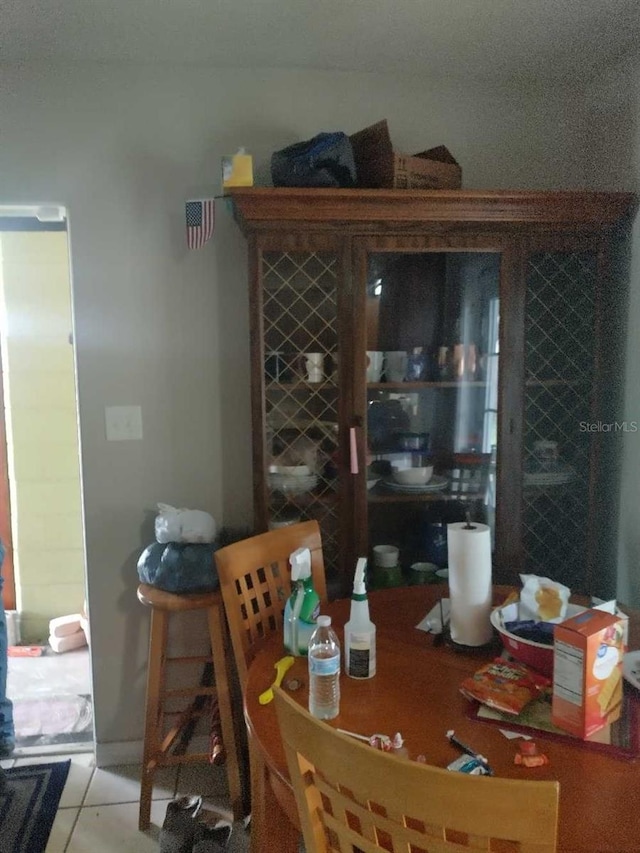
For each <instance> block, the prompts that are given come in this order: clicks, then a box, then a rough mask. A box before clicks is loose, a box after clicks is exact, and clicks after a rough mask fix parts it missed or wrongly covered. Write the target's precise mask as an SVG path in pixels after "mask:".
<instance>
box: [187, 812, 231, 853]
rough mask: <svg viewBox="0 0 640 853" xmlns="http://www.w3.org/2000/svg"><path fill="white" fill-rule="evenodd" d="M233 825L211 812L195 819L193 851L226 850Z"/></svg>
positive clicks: (208, 852) (194, 852)
mask: <svg viewBox="0 0 640 853" xmlns="http://www.w3.org/2000/svg"><path fill="white" fill-rule="evenodd" d="M232 829H233V827H232V826H231V824H230V823H229V821H228V820H221V819H220V818H216V816H215V815H213V813H212V812H206V816H205V817H202V816H201V817H200V818H199V819H198V820H197V821H196V834H195V838H194V842H193V853H219V851H222V850H226V849H227V845H228V844H229V839H230V838H231V831H232Z"/></svg>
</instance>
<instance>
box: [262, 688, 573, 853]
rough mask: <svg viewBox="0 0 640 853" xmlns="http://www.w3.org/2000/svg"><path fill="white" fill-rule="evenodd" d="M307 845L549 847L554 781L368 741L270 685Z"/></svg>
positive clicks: (367, 852)
mask: <svg viewBox="0 0 640 853" xmlns="http://www.w3.org/2000/svg"><path fill="white" fill-rule="evenodd" d="M274 692H275V704H276V711H277V714H278V722H279V726H280V733H281V735H282V740H283V744H284V748H285V752H286V756H287V764H288V767H289V773H290V776H291V782H292V785H293V789H294V793H295V796H296V804H297V807H298V813H299V816H300V822H301V825H302V831H303V836H304V843H305V846H306V850H307V853H333V851H342V853H344V851H352V850H354V849H358V850H361V851H363V853H378V851H382V850H384V851H403V853H406V851H409V850H412V851H425V850H428V851H429V853H454V851H455V853H463V852H464V851H467V853H470V851H478V850H486V851H489V850H499V851H501V853H554V851H555V850H556V835H557V825H558V795H559V784H558V783H557V782H531V781H520V780H515V779H498V778H495V777H491V778H490V777H477V776H467V775H465V774H464V773H455V772H451V771H448V770H443V769H440V768H439V767H431V766H429V765H426V764H422V763H419V762H417V761H410V760H408V759H405V758H399V757H397V756H394V755H389V754H387V753H384V752H381V751H379V750H376V749H373V748H372V747H370V746H369V745H367V744H364V743H361V742H360V741H357V740H355V739H354V738H350V737H348V736H346V735H343V734H340V733H339V732H337V731H336V730H335V729H334V728H332V727H331V726H330V725H327V724H326V723H323V722H321V721H320V720H316V719H314V718H313V717H312V716H311V715H310V714H309V713H307V711H306V710H304V709H303V708H302V707H301V706H300V705H299V704H298V703H297V702H295V701H294V700H293V699H291V697H289V696H287V695H286V693H285V692H284V691H283V690H281V689H276V690H275V691H274Z"/></svg>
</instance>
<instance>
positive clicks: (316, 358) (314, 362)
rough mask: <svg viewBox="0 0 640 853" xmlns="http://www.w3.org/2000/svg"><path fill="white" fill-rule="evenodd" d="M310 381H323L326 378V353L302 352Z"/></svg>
mask: <svg viewBox="0 0 640 853" xmlns="http://www.w3.org/2000/svg"><path fill="white" fill-rule="evenodd" d="M302 358H303V362H304V369H305V371H306V375H307V381H308V382H322V380H323V379H324V354H323V353H321V352H305V353H303V354H302Z"/></svg>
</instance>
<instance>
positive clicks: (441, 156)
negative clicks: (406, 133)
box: [349, 119, 462, 190]
mask: <svg viewBox="0 0 640 853" xmlns="http://www.w3.org/2000/svg"><path fill="white" fill-rule="evenodd" d="M349 139H350V141H351V146H352V148H353V156H354V159H355V163H356V172H357V176H358V186H359V187H369V188H373V189H380V188H383V189H384V188H394V187H395V188H400V189H414V190H433V189H459V188H460V186H461V184H462V169H461V168H460V166H459V165H458V163H457V162H456V160H455V158H454V157H453V155H452V154H451V153H450V152H449V151H448V150H447V149H446V148H445V147H444V145H439V146H438V147H437V148H430V149H429V150H428V151H421V152H419V153H418V154H413V155H409V154H400V153H398V152H397V151H394V150H393V146H392V145H391V137H390V136H389V127H388V125H387V120H386V119H383V120H382V121H379V122H377V124H372V125H371V127H366V128H365V129H364V130H359V131H358V132H357V133H354V134H352V135H351V136H350V137H349Z"/></svg>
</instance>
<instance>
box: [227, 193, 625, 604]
mask: <svg viewBox="0 0 640 853" xmlns="http://www.w3.org/2000/svg"><path fill="white" fill-rule="evenodd" d="M231 195H232V197H233V202H234V212H235V217H236V219H237V222H238V224H239V225H240V227H241V228H242V229H243V231H244V233H245V234H246V235H247V237H248V240H249V252H250V261H249V269H250V312H251V330H252V334H251V372H252V412H253V428H254V441H253V469H254V505H255V520H256V524H257V526H258V528H260V529H267V527H268V525H269V522H270V520H271V519H272V518H273V517H274V514H275V513H276V511H279V510H280V509H281V503H282V495H278V496H277V501H278V503H277V506H276V504H275V503H274V500H275V498H274V495H273V493H272V492H270V490H269V488H268V477H267V472H268V469H269V466H270V465H272V464H273V462H274V456H275V455H276V454H277V458H278V460H280V461H281V464H285V465H286V464H294V465H295V464H300V463H301V462H303V463H304V464H308V465H309V466H310V467H311V468H312V469H313V470H314V471H315V473H316V474H317V476H318V478H319V485H318V488H317V489H316V490H314V492H316V493H317V494H315V493H312V494H310V495H309V496H306V498H305V500H304V501H301V500H300V498H295V499H293V498H291V499H289V500H291V501H293V502H295V503H296V505H298V506H299V508H300V509H301V510H302V511H303V517H314V518H317V519H318V521H319V522H320V524H321V529H322V536H323V548H324V551H325V563H326V565H327V567H328V568H329V570H331V569H335V570H336V571H338V572H340V573H342V575H343V576H344V577H345V579H346V581H347V583H346V586H345V588H348V580H349V578H350V576H351V574H352V572H353V568H354V566H355V562H356V559H357V557H359V556H362V555H366V556H369V557H371V554H372V551H371V548H372V546H373V545H375V544H379V543H393V544H396V545H398V546H399V547H400V554H401V561H402V565H403V568H407V566H408V565H410V563H411V562H413V561H415V560H419V559H425V558H426V559H428V557H429V549H430V548H431V547H432V544H433V543H432V542H430V539H429V537H430V536H432V534H433V530H434V529H437V530H439V531H440V535H442V530H443V529H444V530H446V527H445V526H444V525H446V523H447V522H448V521H451V520H456V519H457V518H458V516H457V515H456V513H458V514H459V513H460V512H461V504H463V502H464V500H465V498H464V497H463V498H462V500H461V496H460V495H458V494H450V493H447V492H442V493H426V494H422V495H414V494H408V495H405V494H400V493H397V494H388V495H387V494H386V493H385V494H383V493H382V490H381V489H380V488H378V487H374V489H373V490H371V491H367V487H366V481H367V468H368V466H369V464H370V463H371V461H372V459H373V458H374V457H375V458H376V463H377V462H378V461H379V459H380V457H382V458H383V459H386V461H387V462H388V463H389V464H395V465H408V464H413V458H414V457H412V456H411V453H410V452H409V451H407V452H400V451H393V450H391V448H394V447H397V445H398V444H399V442H398V441H396V438H397V435H398V433H403V432H404V433H407V432H409V433H416V434H419V435H421V436H424V435H428V436H429V448H428V450H429V452H430V453H431V454H432V455H433V457H434V458H435V459H436V460H437V464H438V465H440V466H441V467H442V462H441V460H444V459H446V458H448V457H456V458H457V459H458V462H459V470H458V469H456V472H455V473H456V476H459V477H461V478H464V477H468V478H470V482H472V483H474V484H476V485H477V483H478V482H480V481H481V482H486V478H487V475H488V470H489V466H488V463H487V462H486V460H488V459H490V460H491V467H490V478H491V481H490V488H486V489H480V490H479V492H480V494H481V495H482V497H481V498H479V499H476V498H471V499H469V500H467V502H468V503H469V504H473V512H474V513H478V516H479V517H478V520H480V521H484V522H486V523H487V524H489V525H490V526H491V528H492V533H493V535H492V541H493V542H494V554H493V560H494V578H495V580H496V581H501V582H511V583H518V575H519V573H520V572H535V573H536V574H545V575H548V576H550V577H553V578H556V579H557V580H559V581H561V582H563V583H566V584H567V585H568V586H570V587H571V588H572V590H574V591H576V592H586V593H593V594H596V595H608V594H609V591H610V590H609V588H608V578H610V577H611V576H612V575H613V574H615V565H616V553H615V552H616V535H615V525H612V524H611V523H610V520H611V518H612V517H615V513H616V503H617V497H616V495H617V482H616V476H617V475H616V471H617V469H618V462H617V459H616V448H615V447H614V443H613V442H611V441H608V442H607V441H606V440H604V439H603V436H602V434H600V433H598V432H593V433H592V432H590V431H587V430H582V429H580V424H581V423H583V422H586V423H596V422H598V421H607V422H610V421H613V420H615V419H616V417H617V418H618V419H620V407H621V399H620V395H621V391H620V386H621V383H620V382H619V377H620V376H621V375H622V372H623V353H624V344H625V342H624V329H625V325H626V324H625V314H626V297H625V292H626V288H625V281H624V274H625V273H624V269H625V266H624V261H623V259H624V244H625V241H627V240H628V236H629V231H630V226H631V223H632V220H633V217H634V215H635V211H636V207H637V200H636V198H635V196H633V195H632V194H630V193H609V192H583V191H576V192H572V191H558V192H528V191H508V192H507V191H479V190H478V191H466V190H447V191H444V190H443V191H427V190H321V189H283V188H277V189H269V188H239V189H236V190H233V191H232V193H231ZM445 346H446V347H455V348H457V349H456V358H457V359H459V358H460V357H461V356H462V357H465V358H466V357H468V358H469V359H470V361H469V365H468V366H466V368H465V369H467V370H469V371H474V370H475V369H477V365H476V364H475V363H474V361H473V359H474V358H475V357H476V356H477V355H479V354H483V355H484V356H486V359H485V360H484V361H483V363H482V373H481V374H480V375H481V377H482V378H481V379H480V378H479V379H477V380H473V381H472V380H462V381H453V380H451V381H423V382H383V381H380V382H373V383H367V381H366V364H367V352H371V351H375V352H386V353H389V352H398V351H399V352H403V351H404V352H407V353H410V354H411V355H415V354H416V353H419V352H420V351H422V352H424V353H425V356H426V358H427V361H426V362H425V368H426V369H427V370H431V369H432V367H433V365H434V364H435V363H437V356H438V353H439V352H440V349H441V348H442V347H445ZM467 347H472V349H470V350H467ZM282 352H286V353H287V354H288V355H289V354H291V355H292V357H293V358H296V357H299V354H301V353H307V352H320V353H322V354H323V355H324V357H325V358H326V359H328V360H329V361H327V362H325V363H326V364H330V365H333V366H334V367H335V370H336V372H335V373H331V374H330V375H329V376H328V377H327V378H325V380H324V381H323V382H321V383H313V382H305V381H302V380H300V379H295V380H292V381H287V382H281V381H280V382H275V381H265V378H264V376H265V366H266V359H267V357H268V356H269V354H273V353H282ZM456 363H457V365H458V367H459V368H460V369H462V367H461V366H460V362H459V361H457V362H456ZM382 375H383V376H384V373H383V374H382ZM428 375H433V374H431V373H429V374H428ZM471 375H478V374H475V373H473V372H472V373H471ZM545 377H549V378H545ZM454 389H455V392H454ZM320 423H323V424H325V425H326V424H328V423H329V424H332V425H337V426H332V427H331V429H330V430H327V428H326V426H325V427H323V428H319V426H318V425H319V424H320ZM276 424H278V426H276ZM294 424H295V426H293V425H294ZM327 432H329V433H330V435H327ZM605 439H606V436H605ZM540 440H544V441H546V442H552V443H554V444H555V445H557V447H558V453H559V457H560V461H561V462H562V463H566V464H567V465H570V466H571V467H572V468H573V469H574V470H576V471H579V472H580V474H581V476H580V478H579V479H578V480H576V481H575V482H572V483H568V484H563V485H560V484H559V485H546V486H545V485H528V484H526V482H525V473H526V471H527V470H529V469H530V464H531V462H532V460H533V459H534V458H535V453H536V442H539V441H540ZM380 448H387V449H388V452H386V453H385V452H384V451H381V450H380ZM468 448H474V449H476V453H475V454H470V459H469V460H468V462H465V461H464V459H463V456H462V454H463V451H465V449H468ZM416 452H418V453H419V452H420V451H416ZM474 456H475V457H477V459H476V460H475V462H474V459H473V457H474ZM478 460H480V461H482V460H484V461H482V464H479V462H478ZM446 464H448V463H446ZM329 469H331V471H332V476H331V478H328V477H327V476H325V473H324V472H325V471H328V470H329ZM335 471H337V475H336V476H335V477H334V476H333V472H335ZM583 472H584V476H582V474H583ZM323 489H324V490H325V491H326V494H325V493H324V492H323ZM319 495H322V497H321V498H320V497H319ZM541 495H544V496H545V497H544V501H545V502H546V503H545V506H544V508H543V509H544V511H542V510H541V504H540V501H541V500H542V498H541ZM329 497H330V498H331V499H330V500H329V499H328V498H329ZM463 508H464V507H462V509H463ZM438 513H440V514H439V515H438ZM447 513H449V514H447Z"/></svg>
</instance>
